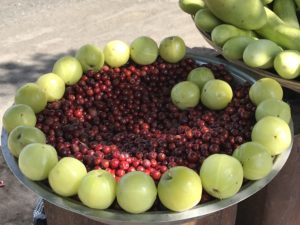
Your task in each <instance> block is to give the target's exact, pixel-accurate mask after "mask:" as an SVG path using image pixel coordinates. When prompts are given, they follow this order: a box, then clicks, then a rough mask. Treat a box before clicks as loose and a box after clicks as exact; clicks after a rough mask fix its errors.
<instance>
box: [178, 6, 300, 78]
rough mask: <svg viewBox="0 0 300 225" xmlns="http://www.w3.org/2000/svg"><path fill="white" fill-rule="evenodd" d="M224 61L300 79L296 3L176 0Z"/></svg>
mask: <svg viewBox="0 0 300 225" xmlns="http://www.w3.org/2000/svg"><path fill="white" fill-rule="evenodd" d="M179 6H180V8H181V9H182V10H183V11H184V12H186V13H189V14H191V15H193V18H194V22H195V25H196V26H197V27H198V28H199V29H200V30H201V31H204V32H206V33H207V34H209V35H210V39H211V41H212V42H213V43H214V44H215V45H216V46H218V47H219V48H220V49H222V54H223V56H224V57H225V58H227V59H228V60H242V61H243V62H244V63H245V64H246V65H247V66H249V67H252V68H260V69H271V70H272V69H274V70H275V71H276V73H277V74H278V75H279V76H281V77H282V78H284V79H295V78H297V77H299V76H300V29H299V19H298V10H299V11H300V0H247V1H245V0H230V1H224V0H179Z"/></svg>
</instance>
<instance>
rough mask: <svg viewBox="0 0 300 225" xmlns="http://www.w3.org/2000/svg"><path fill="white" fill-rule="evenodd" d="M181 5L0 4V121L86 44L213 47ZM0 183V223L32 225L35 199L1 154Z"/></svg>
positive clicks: (135, 0)
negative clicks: (24, 92)
mask: <svg viewBox="0 0 300 225" xmlns="http://www.w3.org/2000/svg"><path fill="white" fill-rule="evenodd" d="M50 2H51V3H50ZM177 2H178V1H177V0H152V1H149V0H148V1H147V0H109V1H97V0H51V1H44V0H23V1H21V0H18V1H11V0H1V6H0V21H1V23H0V37H1V38H0V46H1V51H0V85H1V87H0V106H1V107H0V116H1V118H2V115H3V112H4V110H5V109H6V108H7V107H8V106H9V105H10V104H11V103H12V102H13V96H14V93H15V91H16V89H17V88H18V87H19V86H21V85H22V84H24V83H26V82H32V81H35V79H36V78H37V77H38V76H39V75H41V74H43V73H47V72H49V71H50V70H51V68H52V65H53V62H54V61H55V60H57V59H58V58H59V57H61V56H64V55H68V54H74V52H75V51H76V49H78V48H79V47H80V46H82V45H83V44H86V43H94V44H97V45H98V46H99V47H103V46H104V45H105V43H106V42H108V41H110V40H113V39H120V40H124V41H126V42H128V43H130V42H131V41H132V40H133V39H134V38H136V37H138V36H141V35H148V36H151V37H152V38H154V39H155V40H156V41H157V42H159V41H160V40H161V39H163V38H164V37H167V36H171V35H179V36H181V37H182V38H183V39H184V40H185V42H186V45H187V46H188V47H190V48H193V47H199V48H207V47H209V46H208V44H207V43H206V42H205V41H204V40H203V39H202V38H201V36H200V34H199V33H198V31H197V30H196V28H195V26H194V24H193V23H192V20H191V18H190V17H189V16H188V15H187V14H185V13H183V12H182V11H181V10H180V9H179V7H178V4H177ZM201 51H207V49H204V50H201ZM0 125H1V122H0ZM0 180H4V182H5V187H4V188H0V224H1V225H29V224H31V220H32V209H33V207H34V205H35V201H36V199H37V196H36V195H35V194H34V193H33V192H32V191H30V190H27V189H26V188H24V187H23V186H22V185H21V184H20V183H19V182H18V181H17V180H16V178H15V177H14V176H13V175H12V174H11V172H10V171H9V170H8V168H7V166H6V164H5V162H4V160H3V157H2V155H1V154H0Z"/></svg>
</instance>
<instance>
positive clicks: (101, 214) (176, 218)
mask: <svg viewBox="0 0 300 225" xmlns="http://www.w3.org/2000/svg"><path fill="white" fill-rule="evenodd" d="M188 57H191V58H193V59H194V60H196V62H197V63H198V64H203V63H214V64H223V65H225V67H226V69H227V70H228V71H230V72H231V74H232V75H233V76H234V79H235V81H236V82H237V83H245V82H248V83H253V82H255V79H254V78H253V77H251V76H249V75H248V74H247V73H245V72H244V71H242V70H239V69H237V68H236V67H234V66H233V65H231V64H229V63H228V62H226V61H224V60H222V59H219V58H216V57H209V56H204V55H199V54H198V55H194V54H192V53H189V54H188ZM290 127H291V130H292V135H293V126H292V122H291V123H290ZM7 137H8V134H7V132H6V131H5V130H4V129H2V135H1V146H2V153H3V156H4V159H5V161H6V163H7V165H8V167H9V168H10V170H11V171H12V172H13V174H14V175H15V176H16V177H17V178H18V179H19V181H20V182H21V183H22V184H23V185H25V186H26V187H27V188H29V189H30V190H32V191H33V192H35V193H36V194H38V195H39V196H41V197H42V198H43V199H45V200H47V201H48V202H50V203H52V204H54V205H56V206H57V207H61V208H64V209H66V210H69V211H71V212H74V213H78V214H81V215H83V216H86V217H89V218H91V219H93V220H95V221H99V222H103V223H108V224H121V223H122V224H174V223H180V222H184V221H187V220H191V219H199V218H201V217H204V216H207V215H209V214H211V213H214V212H217V211H219V210H222V209H225V208H227V207H230V206H232V205H235V204H237V203H238V202H240V201H242V200H244V199H246V198H248V197H250V196H251V195H253V194H255V193H256V192H257V191H259V190H260V189H262V188H263V187H264V186H266V185H267V184H268V183H269V182H270V181H271V180H272V179H273V178H274V177H275V176H276V174H278V172H279V171H280V170H281V168H282V167H283V166H284V164H285V162H286V161H287V159H288V157H289V155H290V151H291V148H292V143H291V145H290V146H289V148H288V149H287V150H286V151H284V152H283V153H282V154H280V155H278V156H277V157H275V159H274V165H273V169H272V171H271V172H270V174H269V175H268V176H266V177H265V178H263V179H260V180H258V181H254V182H253V181H249V182H247V183H246V184H245V185H243V186H242V188H241V189H240V191H239V192H238V193H237V194H236V195H234V196H233V197H231V198H228V199H224V200H213V201H210V202H208V203H204V204H201V205H197V206H195V207H194V208H192V209H190V210H187V211H184V212H171V211H149V212H146V213H142V214H129V213H126V212H124V211H120V210H113V209H107V210H95V209H91V208H88V207H86V206H84V205H83V204H81V203H80V202H79V201H76V200H73V199H71V198H63V197H60V196H58V195H56V194H55V193H54V192H53V191H52V190H51V188H50V187H48V186H47V185H45V184H44V183H43V182H33V181H30V180H28V179H27V178H26V177H24V176H23V174H22V173H21V171H20V169H19V167H18V163H17V160H16V158H14V157H13V156H12V154H10V152H9V149H8V147H7ZM174 197H175V196H174Z"/></svg>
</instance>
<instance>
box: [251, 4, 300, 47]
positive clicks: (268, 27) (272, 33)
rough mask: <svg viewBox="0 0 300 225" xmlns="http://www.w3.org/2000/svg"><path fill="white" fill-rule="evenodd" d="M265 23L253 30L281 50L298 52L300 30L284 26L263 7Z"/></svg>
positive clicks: (273, 14) (272, 13) (271, 12)
mask: <svg viewBox="0 0 300 225" xmlns="http://www.w3.org/2000/svg"><path fill="white" fill-rule="evenodd" d="M265 11H266V14H267V23H266V24H265V25H264V26H262V27H261V28H260V29H257V30H255V31H256V32H257V33H258V34H259V35H261V36H262V37H264V38H266V39H269V40H272V41H274V42H275V43H277V44H278V45H280V46H281V47H283V48H287V49H291V50H293V49H294V50H298V51H300V30H299V29H297V28H295V27H291V26H289V25H287V24H285V23H284V22H283V21H282V20H281V19H280V18H279V17H278V16H277V15H276V14H275V13H274V12H273V11H272V10H270V9H269V8H267V7H265Z"/></svg>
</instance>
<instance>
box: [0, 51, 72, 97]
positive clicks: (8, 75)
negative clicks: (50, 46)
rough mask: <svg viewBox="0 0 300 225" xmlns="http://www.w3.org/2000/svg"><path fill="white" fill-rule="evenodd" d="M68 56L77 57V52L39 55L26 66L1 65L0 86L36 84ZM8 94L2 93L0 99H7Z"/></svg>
mask: <svg viewBox="0 0 300 225" xmlns="http://www.w3.org/2000/svg"><path fill="white" fill-rule="evenodd" d="M66 55H75V50H70V51H68V52H63V53H59V54H55V55H50V54H48V53H37V54H34V55H33V56H32V57H31V59H30V63H26V64H25V63H17V62H13V61H9V62H4V63H1V64H0V71H2V72H1V76H0V84H1V86H5V85H13V86H16V87H18V86H19V85H20V84H21V83H26V82H34V81H35V80H36V79H37V77H39V76H40V75H41V74H44V73H48V72H51V70H52V67H53V64H54V63H55V61H56V60H58V59H59V58H61V57H63V56H66ZM8 94H9V93H7V92H1V93H0V97H5V96H6V95H8Z"/></svg>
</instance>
